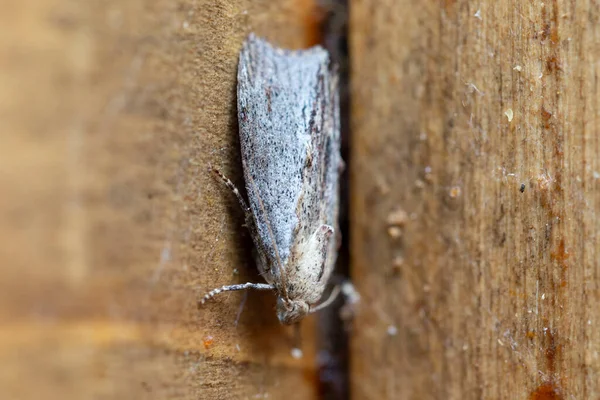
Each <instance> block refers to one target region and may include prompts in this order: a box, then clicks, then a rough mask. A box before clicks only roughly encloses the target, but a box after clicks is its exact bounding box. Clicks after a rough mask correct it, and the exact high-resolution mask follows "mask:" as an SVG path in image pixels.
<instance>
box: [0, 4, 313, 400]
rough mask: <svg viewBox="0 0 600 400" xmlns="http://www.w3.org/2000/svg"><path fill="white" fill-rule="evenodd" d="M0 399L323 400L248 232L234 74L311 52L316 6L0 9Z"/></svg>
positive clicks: (308, 335) (308, 341) (309, 345)
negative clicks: (268, 54)
mask: <svg viewBox="0 0 600 400" xmlns="http://www.w3.org/2000/svg"><path fill="white" fill-rule="evenodd" d="M0 5H1V8H2V10H3V11H2V13H1V15H0V24H1V25H2V27H3V35H2V37H0V88H1V90H0V131H2V135H0V192H1V193H2V196H0V219H1V220H2V223H0V239H1V240H0V321H1V323H0V397H2V398H7V399H8V398H10V399H33V398H40V397H43V398H45V399H70V398H73V399H85V398H111V399H112V398H157V399H165V398H193V399H198V398H200V399H216V398H219V399H226V398H261V397H264V398H266V397H271V398H282V397H284V396H285V397H286V398H289V399H306V398H311V397H313V396H314V395H315V388H314V377H315V371H314V337H313V336H314V335H313V333H312V330H311V328H312V326H313V322H311V321H308V322H307V324H305V332H304V336H303V339H304V350H305V354H306V357H305V358H304V359H302V360H298V361H296V360H293V359H292V357H291V356H290V349H291V343H292V341H291V333H290V332H289V331H288V330H286V329H284V328H282V327H280V326H279V324H278V321H277V319H276V317H275V313H274V310H273V306H274V296H272V295H268V294H265V295H264V296H261V295H257V294H255V293H250V294H249V296H248V300H247V302H246V303H245V307H244V308H243V312H242V314H241V317H239V322H238V323H236V318H237V313H238V310H240V303H241V302H242V299H243V295H242V294H230V295H225V296H222V297H221V298H219V299H218V300H217V301H215V302H214V303H211V304H209V305H208V306H207V307H206V308H204V309H202V310H198V309H197V308H196V301H197V300H198V299H199V298H200V297H201V296H202V295H203V294H204V293H205V292H206V291H207V290H210V289H212V288H214V287H217V286H220V285H223V284H229V283H235V282H240V281H243V280H246V279H249V280H257V281H258V280H260V277H259V276H258V275H257V274H256V272H254V264H253V262H252V261H251V252H250V247H251V243H250V240H249V238H248V237H247V235H246V234H245V233H244V228H243V227H242V223H243V217H242V215H241V212H240V211H239V210H238V209H237V208H236V203H235V201H234V199H232V196H231V194H230V193H229V192H227V191H226V190H224V189H223V188H222V187H221V186H220V184H219V182H216V181H215V180H214V179H212V178H211V176H210V175H209V174H208V173H207V166H208V164H209V163H210V164H212V165H214V166H216V167H218V168H220V169H221V170H223V172H225V173H226V174H227V175H229V176H230V177H231V178H232V179H233V180H234V181H235V182H236V183H237V184H238V185H240V186H242V179H241V163H240V160H239V147H238V139H237V122H236V110H235V85H236V82H235V77H236V68H237V56H238V51H239V49H240V47H241V44H242V41H243V40H244V38H245V37H246V35H247V34H248V33H249V32H250V31H255V32H257V33H258V34H259V35H263V36H266V37H268V38H270V39H271V40H273V41H274V42H276V43H278V44H280V45H282V46H287V47H295V48H298V47H306V46H309V45H313V44H315V42H316V41H318V40H319V22H320V21H319V18H320V14H319V12H318V10H317V9H316V6H315V4H314V2H312V1H295V0H289V1H284V2H277V3H274V2H270V1H241V0H240V1H233V2H232V1H199V2H198V1H197V2H190V1H179V2H172V1H163V0H156V1H151V2H140V1H134V0H129V1H104V2H78V1H71V0H51V1H38V0H25V1H21V2H11V1H4V2H1V3H0Z"/></svg>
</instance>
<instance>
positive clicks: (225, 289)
mask: <svg viewBox="0 0 600 400" xmlns="http://www.w3.org/2000/svg"><path fill="white" fill-rule="evenodd" d="M247 289H254V290H275V287H274V286H273V285H269V284H267V283H252V282H248V283H241V284H239V285H226V286H221V287H220V288H216V289H213V290H211V291H210V292H208V293H206V294H205V295H204V297H203V298H202V300H200V301H199V302H198V306H202V305H204V303H206V302H207V301H208V300H210V299H212V298H213V297H215V296H216V295H218V294H219V293H223V292H232V291H235V290H247Z"/></svg>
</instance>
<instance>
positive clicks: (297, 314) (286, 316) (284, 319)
mask: <svg viewBox="0 0 600 400" xmlns="http://www.w3.org/2000/svg"><path fill="white" fill-rule="evenodd" d="M309 313H310V306H309V304H308V303H307V302H306V301H303V300H290V299H284V298H283V297H279V298H278V299H277V318H279V321H280V322H281V323H282V324H284V325H291V324H294V323H296V322H298V321H300V320H301V319H302V318H304V317H305V316H306V315H307V314H309Z"/></svg>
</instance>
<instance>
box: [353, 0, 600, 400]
mask: <svg viewBox="0 0 600 400" xmlns="http://www.w3.org/2000/svg"><path fill="white" fill-rule="evenodd" d="M350 10H351V22H350V26H351V28H350V53H351V54H352V76H351V81H352V95H353V101H352V128H353V131H352V133H353V136H352V140H353V141H352V144H353V145H352V157H351V161H352V163H351V182H352V184H351V188H352V195H351V204H352V207H351V221H352V224H351V239H352V245H351V247H350V248H351V258H352V271H353V275H354V279H355V281H356V282H357V284H358V286H359V290H360V292H361V294H362V296H363V303H362V307H361V309H360V312H359V315H358V317H357V320H356V322H355V327H354V334H353V338H352V353H351V359H352V367H351V382H352V386H351V391H352V394H353V396H352V397H353V398H355V399H382V398H388V399H392V398H393V399H433V398H435V399H532V400H533V399H592V398H598V397H599V396H600V386H599V382H600V366H599V364H598V360H597V356H598V350H599V347H598V346H599V343H600V336H599V335H600V309H599V307H598V300H599V292H598V275H599V273H600V269H599V266H600V265H599V261H598V260H599V259H600V257H599V254H598V249H600V247H599V244H600V243H599V240H600V237H599V235H598V230H599V228H600V224H599V219H598V212H599V210H600V197H598V189H599V185H600V180H599V178H600V158H599V157H598V153H599V140H598V130H599V128H600V125H599V122H598V121H599V119H598V116H599V109H598V104H599V103H598V102H599V100H600V98H599V92H598V84H597V79H596V77H597V75H598V72H599V70H598V63H597V60H598V58H599V57H600V52H599V50H600V48H599V46H600V30H599V28H598V26H599V25H598V20H599V16H600V14H599V10H598V8H597V7H596V6H595V5H593V4H592V3H590V2H586V1H578V0H576V1H569V2H567V1H560V0H553V1H547V2H521V1H514V0H511V1H485V0H484V1H479V2H471V1H466V0H456V1H439V2H425V1H423V2H421V1H405V0H404V1H402V0H401V1H395V0H382V1H372V0H355V1H352V2H351V4H350Z"/></svg>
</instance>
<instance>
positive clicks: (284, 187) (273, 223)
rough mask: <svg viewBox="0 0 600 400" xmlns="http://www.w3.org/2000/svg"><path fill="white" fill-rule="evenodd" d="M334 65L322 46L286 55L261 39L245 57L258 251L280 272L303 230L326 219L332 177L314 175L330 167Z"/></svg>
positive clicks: (241, 107)
mask: <svg viewBox="0 0 600 400" xmlns="http://www.w3.org/2000/svg"><path fill="white" fill-rule="evenodd" d="M328 64H329V56H328V54H327V52H326V51H325V50H323V49H322V48H320V47H315V48H312V49H309V50H303V51H286V50H282V49H278V48H275V47H273V46H271V45H270V44H269V43H268V42H266V41H264V40H262V39H259V38H257V37H255V36H254V35H250V36H249V38H248V39H247V40H246V42H245V43H244V47H243V49H242V51H241V54H240V61H239V66H238V119H239V126H240V142H241V149H242V160H243V165H244V177H245V182H246V189H247V192H248V198H249V202H250V207H251V209H252V212H253V214H254V216H255V222H256V228H257V233H258V237H259V239H260V241H261V243H257V245H259V246H261V247H262V250H263V251H264V252H265V253H266V254H267V255H268V257H269V258H270V260H271V262H272V263H275V264H276V265H277V266H283V265H285V263H286V261H287V259H288V257H289V256H290V252H291V250H292V246H293V244H294V241H295V238H296V237H297V236H298V235H299V234H300V233H301V231H302V234H303V232H304V231H310V229H311V228H313V229H316V228H317V226H318V225H319V219H320V218H321V214H322V211H321V210H320V205H319V203H320V201H321V200H319V198H318V197H319V196H320V194H321V192H322V190H323V180H324V179H327V176H328V173H327V172H323V171H321V173H319V174H315V172H314V171H315V170H316V169H317V168H318V167H319V166H318V165H317V164H318V163H321V164H320V166H321V167H322V166H323V165H324V164H323V163H325V161H324V154H323V152H324V150H325V149H324V148H323V147H322V146H323V144H324V143H323V142H324V141H325V140H326V139H325V138H322V137H318V136H322V135H320V132H321V131H322V129H323V127H324V126H325V124H324V119H325V115H326V113H325V110H324V108H323V102H324V101H328V99H323V98H322V97H323V94H324V92H325V91H327V85H328V84H329V81H328V69H327V68H328ZM338 142H339V140H338ZM333 146H335V144H333ZM307 174H308V175H307ZM311 180H312V181H311ZM307 187H308V188H309V189H308V190H307Z"/></svg>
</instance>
